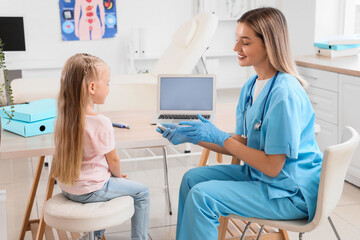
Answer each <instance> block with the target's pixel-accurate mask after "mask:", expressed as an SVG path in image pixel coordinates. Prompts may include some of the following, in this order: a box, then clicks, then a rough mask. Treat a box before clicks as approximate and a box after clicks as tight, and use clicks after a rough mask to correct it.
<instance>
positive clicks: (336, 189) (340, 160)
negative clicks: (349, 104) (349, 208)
mask: <svg viewBox="0 0 360 240" xmlns="http://www.w3.org/2000/svg"><path fill="white" fill-rule="evenodd" d="M359 141H360V137H359V133H358V132H357V131H356V130H355V129H353V128H351V127H345V128H344V130H343V135H342V141H341V143H340V144H337V145H334V146H330V147H327V148H326V150H325V153H324V158H323V163H322V168H321V175H320V183H319V193H318V200H317V207H316V213H315V216H314V219H313V221H312V222H313V223H315V224H318V223H319V222H320V221H322V220H324V219H326V218H327V217H328V216H330V214H331V212H332V211H333V210H334V209H335V207H336V205H337V204H338V202H339V200H340V197H341V194H342V191H343V186H344V180H345V175H346V172H347V169H348V167H349V164H350V162H351V160H352V158H353V155H354V153H355V151H356V149H357V148H358V145H359Z"/></svg>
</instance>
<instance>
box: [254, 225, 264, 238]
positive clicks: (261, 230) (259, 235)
mask: <svg viewBox="0 0 360 240" xmlns="http://www.w3.org/2000/svg"><path fill="white" fill-rule="evenodd" d="M263 229H264V225H261V228H260V231H259V234H258V236H257V238H256V240H260V237H261V234H262V232H263Z"/></svg>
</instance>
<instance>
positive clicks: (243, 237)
mask: <svg viewBox="0 0 360 240" xmlns="http://www.w3.org/2000/svg"><path fill="white" fill-rule="evenodd" d="M250 224H251V222H248V223H247V224H246V226H245V228H244V231H243V233H242V235H241V238H240V240H244V239H245V234H246V231H247V230H248V229H249V227H250Z"/></svg>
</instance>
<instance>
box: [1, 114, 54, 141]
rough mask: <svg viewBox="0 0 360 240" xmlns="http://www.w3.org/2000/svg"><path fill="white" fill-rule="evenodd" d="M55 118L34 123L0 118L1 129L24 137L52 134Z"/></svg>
mask: <svg viewBox="0 0 360 240" xmlns="http://www.w3.org/2000/svg"><path fill="white" fill-rule="evenodd" d="M54 122H55V118H48V119H43V120H40V121H36V122H24V121H18V120H14V119H12V120H11V121H9V119H8V118H4V117H2V118H1V127H2V128H3V129H5V130H8V131H10V132H13V133H16V134H19V135H21V136H24V137H31V136H36V135H40V134H45V133H52V132H54Z"/></svg>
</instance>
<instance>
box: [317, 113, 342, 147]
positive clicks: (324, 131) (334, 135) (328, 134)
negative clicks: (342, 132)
mask: <svg viewBox="0 0 360 240" xmlns="http://www.w3.org/2000/svg"><path fill="white" fill-rule="evenodd" d="M316 123H317V124H319V125H320V132H319V133H317V134H316V135H315V138H316V141H317V143H318V145H319V148H320V150H321V151H322V152H324V150H325V148H327V147H328V146H332V145H335V144H337V139H338V127H337V125H334V124H331V123H328V122H325V121H322V120H319V119H316Z"/></svg>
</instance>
